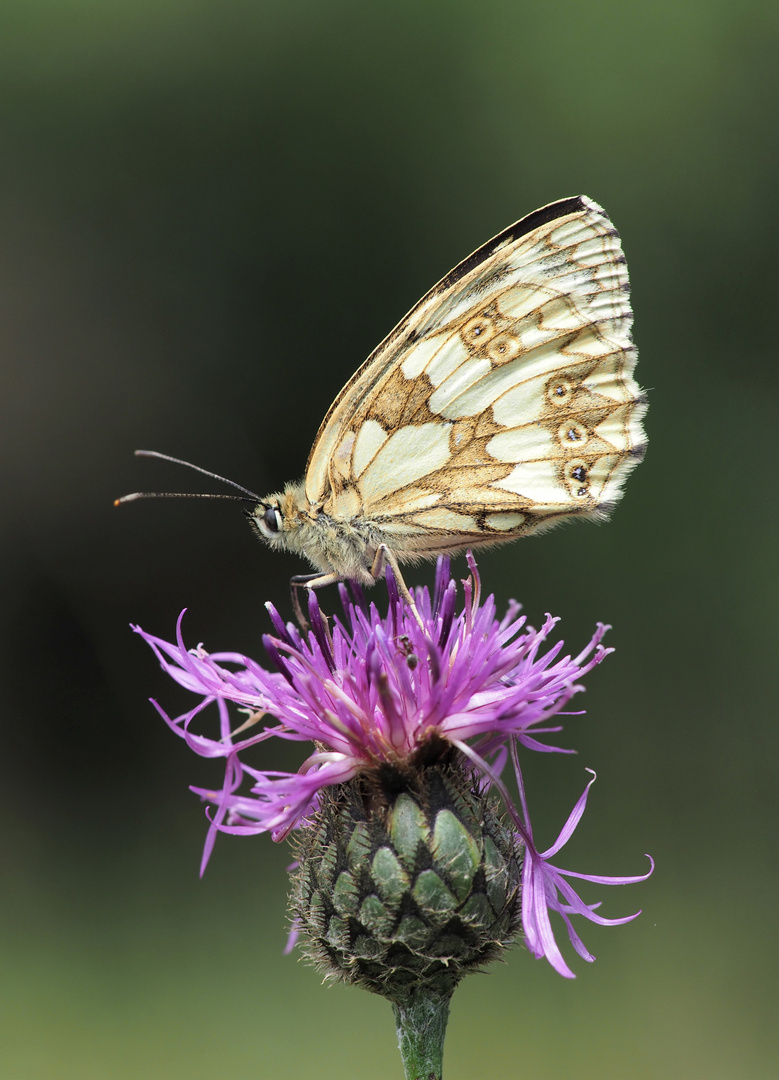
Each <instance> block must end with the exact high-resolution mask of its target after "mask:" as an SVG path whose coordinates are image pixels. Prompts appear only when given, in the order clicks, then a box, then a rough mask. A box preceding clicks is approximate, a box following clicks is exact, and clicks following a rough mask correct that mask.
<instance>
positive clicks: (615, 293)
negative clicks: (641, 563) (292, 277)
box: [305, 197, 645, 558]
mask: <svg viewBox="0 0 779 1080" xmlns="http://www.w3.org/2000/svg"><path fill="white" fill-rule="evenodd" d="M631 324H632V313H631V309H630V301H629V285H628V276H627V269H626V266H625V259H624V255H623V254H622V248H621V244H620V240H619V236H618V235H617V233H616V230H615V229H614V227H613V226H612V224H611V222H610V221H609V219H608V217H607V216H606V214H605V212H604V211H603V210H602V209H601V208H600V207H599V206H597V204H596V203H593V202H592V201H591V200H589V199H586V198H584V197H580V198H573V199H565V200H562V201H560V202H558V203H553V204H551V205H550V206H548V207H544V208H543V209H542V210H540V211H536V212H535V213H534V214H531V215H529V216H528V217H527V218H525V219H523V220H522V221H520V222H518V223H517V224H516V225H514V226H512V227H511V228H510V229H507V230H506V231H505V232H503V233H501V234H500V235H499V236H498V237H496V238H495V239H494V240H491V241H490V242H489V243H488V244H485V245H484V246H483V247H482V248H480V249H479V250H478V251H477V252H475V253H474V254H473V255H471V256H469V258H468V259H466V260H464V261H463V262H462V263H461V264H460V265H459V266H457V267H456V268H455V269H454V270H452V271H451V272H450V273H449V274H447V276H446V277H445V278H443V280H442V281H441V282H439V283H438V285H436V286H435V287H434V288H433V289H431V291H430V292H429V293H428V294H427V295H426V296H425V297H423V299H422V300H420V302H419V303H418V304H417V305H416V306H415V307H414V308H413V309H412V311H411V312H410V313H409V314H408V315H407V316H406V318H405V319H403V320H402V322H401V323H400V324H399V325H398V326H397V327H396V328H395V330H393V332H392V333H391V334H390V335H389V336H388V337H387V338H386V339H385V341H384V342H382V344H381V345H380V346H379V347H378V348H377V349H376V350H375V351H374V353H373V354H372V355H371V357H369V359H368V360H367V361H366V363H365V364H364V365H363V366H362V368H360V370H359V371H358V372H357V373H356V374H355V376H354V377H353V378H352V379H351V380H350V382H349V383H348V384H347V385H346V387H344V389H343V391H342V392H341V394H340V395H339V397H338V398H337V399H336V401H335V403H334V404H333V406H332V408H331V409H330V412H329V413H328V416H327V417H326V419H325V422H324V423H323V425H322V428H321V429H320V432H319V434H318V436H317V439H316V441H315V443H314V447H313V449H312V451H311V455H310V458H309V462H308V467H307V471H306V479H305V489H306V495H307V497H308V500H309V502H310V503H312V504H316V505H320V506H322V507H323V509H324V512H325V513H327V514H328V515H329V516H331V517H333V518H335V519H338V520H344V519H354V518H359V519H361V520H365V521H370V522H372V523H375V525H376V526H377V527H378V528H379V529H380V530H381V531H382V533H383V534H385V535H386V537H387V542H388V543H389V544H390V545H391V546H392V548H393V549H394V550H395V551H396V553H397V554H398V556H399V557H401V558H402V557H403V556H404V554H412V553H414V552H417V553H419V554H423V553H425V552H426V551H429V552H440V551H443V550H449V549H453V548H457V547H463V546H478V545H480V544H485V543H495V542H498V541H500V540H503V539H508V538H510V537H514V536H518V535H522V534H524V533H527V532H532V531H537V530H538V529H541V528H544V527H548V526H549V525H552V524H554V523H555V522H556V521H558V520H560V519H562V518H564V517H569V516H571V515H590V516H602V515H603V514H605V513H607V512H608V511H609V509H610V508H611V506H612V505H613V503H614V502H615V501H616V499H617V498H618V497H619V494H620V491H621V488H622V485H623V483H624V481H625V478H626V476H627V474H628V472H629V471H630V469H631V468H632V467H633V465H634V464H636V462H637V461H638V460H639V459H640V456H641V454H642V452H643V447H644V435H643V430H642V427H641V416H642V415H643V412H644V410H645V403H644V400H643V397H642V395H641V394H640V392H639V389H638V386H637V385H636V383H635V381H634V380H633V369H634V367H635V361H636V355H635V350H634V347H633V345H632V342H631V337H630V329H631Z"/></svg>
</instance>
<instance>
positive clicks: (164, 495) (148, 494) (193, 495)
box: [114, 450, 261, 506]
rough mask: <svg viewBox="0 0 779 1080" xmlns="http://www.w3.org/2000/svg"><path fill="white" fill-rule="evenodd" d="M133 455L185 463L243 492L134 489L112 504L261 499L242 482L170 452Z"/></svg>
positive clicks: (141, 452)
mask: <svg viewBox="0 0 779 1080" xmlns="http://www.w3.org/2000/svg"><path fill="white" fill-rule="evenodd" d="M135 456H136V457H153V458H160V459H161V460H162V461H171V462H173V464H174V465H185V466H186V467H187V468H188V469H194V470H195V472H199V473H202V474H203V476H209V477H210V478H211V479H212V480H218V481H219V482H220V483H222V484H229V485H230V487H234V488H237V489H238V491H242V492H243V493H244V494H243V495H206V494H201V493H200V492H196V491H192V492H190V491H134V492H133V493H132V495H123V496H122V497H121V499H114V506H121V505H122V503H128V502H135V501H136V500H137V499H234V500H237V501H238V502H252V503H258V502H260V501H261V499H260V496H259V495H256V494H255V493H254V492H253V491H250V490H249V488H245V487H244V486H243V484H237V483H236V482H235V480H228V479H227V477H226V476H220V475H219V473H215V472H211V470H210V469H203V468H201V467H200V466H199V465H193V464H192V462H191V461H184V460H182V458H175V457H171V456H170V454H161V453H160V452H159V451H158V450H136V451H135Z"/></svg>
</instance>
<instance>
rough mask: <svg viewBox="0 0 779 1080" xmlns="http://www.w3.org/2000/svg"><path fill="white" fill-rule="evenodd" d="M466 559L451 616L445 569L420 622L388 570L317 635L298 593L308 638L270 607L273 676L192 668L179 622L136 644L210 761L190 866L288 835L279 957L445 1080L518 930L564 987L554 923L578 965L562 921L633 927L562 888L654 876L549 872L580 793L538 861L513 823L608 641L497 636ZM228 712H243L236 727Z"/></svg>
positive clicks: (316, 617) (350, 597)
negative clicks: (453, 1011)
mask: <svg viewBox="0 0 779 1080" xmlns="http://www.w3.org/2000/svg"><path fill="white" fill-rule="evenodd" d="M468 561H469V567H470V576H469V578H468V579H467V580H466V581H465V582H463V590H464V604H463V606H462V608H461V609H460V610H459V611H458V607H457V588H456V584H455V582H454V581H453V580H452V578H451V576H450V572H449V564H448V561H447V560H445V559H441V560H439V562H438V566H437V571H436V582H435V590H434V594H433V598H432V600H431V598H430V596H429V593H428V591H427V590H426V589H419V590H417V591H416V594H415V599H416V604H417V608H418V613H417V615H415V613H413V612H412V611H411V609H410V608H409V607H408V606H407V604H406V603H405V602H404V601H403V600H402V598H401V597H400V595H399V593H398V590H397V587H396V584H395V581H394V579H393V577H392V574H391V572H389V571H388V573H387V585H388V591H389V608H388V612H387V614H386V615H381V614H380V613H379V611H378V610H377V608H376V606H375V605H374V604H368V603H367V602H366V600H365V598H364V596H363V594H362V592H361V590H360V588H359V586H354V585H352V586H350V588H351V594H350V593H349V591H348V590H347V588H346V587H345V586H341V601H342V604H343V609H344V613H345V615H344V617H343V618H338V617H335V618H334V619H333V620H332V625H330V624H329V623H328V620H327V619H326V618H325V616H324V615H323V614H322V612H321V610H320V607H319V604H318V601H317V598H316V595H315V594H314V593H311V594H310V597H309V618H310V621H311V630H310V631H309V632H308V633H305V634H303V633H301V632H300V631H299V630H298V629H296V628H295V627H294V626H293V625H291V624H285V623H284V622H283V620H282V619H281V617H280V616H279V614H278V612H277V611H276V610H275V609H274V608H273V607H272V605H268V611H269V614H270V618H271V622H272V625H273V630H274V632H273V633H272V634H268V635H266V636H265V637H264V639H263V642H264V645H265V650H266V652H267V654H268V656H269V658H270V661H271V664H272V669H271V670H269V669H267V668H265V667H262V666H260V665H259V664H258V663H257V662H256V661H254V660H252V659H250V658H248V657H246V656H242V655H240V654H237V653H211V654H209V653H207V652H206V651H205V649H203V647H202V646H198V648H196V649H190V650H188V649H187V648H186V647H185V645H184V642H183V638H182V633H181V619H179V624H178V628H177V636H176V643H175V644H172V643H168V642H166V641H163V640H162V639H160V638H157V637H154V636H153V635H151V634H147V633H145V632H144V631H142V630H140V629H138V628H136V629H137V631H138V633H139V634H140V635H141V636H142V637H143V639H144V640H145V641H146V642H148V644H149V645H150V646H151V647H152V649H154V651H155V653H156V655H157V657H158V658H159V660H160V663H161V664H162V666H163V668H164V669H165V670H166V671H167V672H168V673H169V674H170V675H171V676H172V678H173V679H175V680H176V682H178V683H179V684H180V685H182V686H183V687H185V688H186V689H188V690H191V691H193V692H194V693H196V694H198V695H199V697H200V701H199V702H198V703H197V704H196V705H195V706H194V708H192V709H190V710H189V711H188V712H186V713H184V714H182V715H181V716H178V717H176V718H175V719H171V718H170V717H168V716H167V715H166V714H165V712H164V711H163V710H162V709H161V708H160V707H159V705H156V703H155V705H156V707H157V709H158V711H159V712H160V714H161V715H162V717H163V719H164V720H165V721H166V723H167V724H168V725H169V726H170V727H171V729H172V730H173V731H175V732H176V734H177V735H179V736H180V737H181V738H183V739H184V740H185V741H186V742H187V744H188V745H189V746H190V748H191V749H193V750H194V751H195V752H196V753H197V754H200V755H201V756H204V757H220V758H223V759H224V762H225V780H224V784H223V786H222V788H221V789H220V790H218V791H216V790H215V791H206V790H203V789H200V788H193V789H192V790H194V791H195V792H196V793H197V794H198V795H200V796H201V798H203V799H204V800H205V801H206V802H207V803H208V804H209V807H210V808H209V811H208V813H209V817H210V828H209V831H208V837H207V840H206V844H205V850H204V855H203V864H202V868H205V864H206V862H207V861H208V858H209V856H210V853H211V850H212V847H213V843H214V840H215V837H216V835H217V833H218V832H228V833H235V834H251V833H259V832H270V833H271V834H272V836H273V839H274V840H281V839H283V838H284V837H286V836H288V835H289V834H290V833H292V834H293V835H294V838H295V846H296V849H297V862H296V867H295V869H294V870H293V873H292V889H291V898H290V910H291V915H292V920H293V931H292V934H291V938H290V940H291V942H294V940H295V939H296V938H297V936H298V934H302V935H303V937H304V941H305V948H306V950H307V954H308V956H309V957H310V958H311V959H312V960H313V961H314V962H315V963H316V964H317V965H318V966H319V967H321V968H323V969H324V970H325V971H326V972H327V973H328V975H329V976H330V977H333V978H339V979H343V980H345V981H348V982H351V983H353V984H357V985H361V986H364V987H365V988H367V989H369V990H372V991H373V992H376V993H379V994H382V995H383V996H385V997H387V998H388V999H389V1000H390V1001H391V1003H392V1005H393V1008H394V1010H395V1015H396V1020H397V1023H398V1032H399V1036H400V1043H401V1052H402V1053H403V1056H404V1061H405V1064H406V1068H407V1072H408V1075H409V1076H413V1075H417V1073H419V1075H425V1076H428V1075H430V1076H438V1075H440V1064H441V1051H442V1045H443V1034H444V1029H445V1024H446V1017H447V1013H448V1003H449V998H450V997H451V994H452V992H453V991H454V988H455V986H456V985H457V983H458V982H459V981H460V979H461V978H463V976H464V975H465V974H467V973H468V972H469V971H472V970H475V969H478V968H479V967H481V966H482V965H483V964H484V963H485V962H486V961H488V960H490V959H492V958H494V957H495V956H497V955H499V954H500V953H501V952H502V950H503V949H504V948H505V947H506V946H508V945H509V944H511V942H512V941H513V940H514V939H515V938H516V937H517V936H518V934H519V928H520V926H521V928H522V931H523V937H524V942H525V944H526V946H527V948H528V949H529V951H530V952H531V953H532V954H533V955H534V956H536V957H546V959H547V960H548V961H549V962H550V963H551V964H552V966H553V967H554V968H555V969H556V970H557V971H558V972H559V973H560V974H561V975H563V976H565V977H568V978H573V972H572V971H571V969H570V968H569V966H568V964H567V963H566V961H565V960H564V959H563V956H562V953H561V951H560V949H559V947H558V944H557V942H556V940H555V937H554V933H553V931H552V926H551V922H550V917H549V913H550V912H551V911H554V912H557V913H558V914H559V915H561V916H562V919H563V922H564V925H565V927H566V930H567V932H568V937H569V939H570V942H571V944H572V945H573V947H574V949H575V950H576V952H578V953H579V955H580V956H582V957H583V958H584V959H585V960H588V961H592V960H593V959H594V957H593V956H591V955H590V953H589V952H588V951H587V950H586V949H585V947H584V945H583V944H582V942H581V940H580V938H579V937H578V935H577V933H576V931H575V930H574V928H573V925H572V923H571V919H570V916H571V915H583V916H584V917H585V918H587V919H589V920H591V921H593V922H598V923H602V924H616V923H622V922H627V921H629V920H630V919H633V918H635V917H636V914H638V912H637V913H636V914H634V915H629V916H626V917H624V918H621V919H605V918H603V917H602V916H600V915H597V914H596V913H595V911H594V908H595V907H597V906H598V905H588V904H585V903H584V901H583V900H581V899H580V898H579V896H578V895H577V893H576V892H575V891H574V889H573V887H572V886H571V884H570V883H569V881H568V880H567V879H568V878H571V877H574V878H582V879H584V880H587V881H593V882H597V883H600V884H614V885H617V884H629V883H632V882H636V881H642V880H644V879H645V878H646V877H648V876H649V873H651V867H650V870H649V871H648V873H646V874H643V875H639V876H634V877H604V876H602V875H592V874H581V873H575V872H573V871H566V870H560V869H558V868H557V867H555V866H553V865H552V864H551V862H550V861H549V860H550V859H551V858H553V857H554V856H555V855H556V854H557V853H558V851H559V850H560V849H561V848H562V847H563V845H564V844H565V843H566V842H567V840H568V839H569V838H570V836H571V835H572V833H573V831H574V829H575V828H576V826H577V825H578V823H579V820H580V819H581V816H582V814H583V812H584V807H585V804H586V800H587V795H588V792H589V788H590V786H591V784H592V782H593V780H594V775H593V777H592V779H591V780H590V781H589V783H588V785H587V787H586V788H585V791H584V793H583V794H582V796H581V797H580V799H579V800H578V802H577V803H576V806H575V807H574V809H573V811H572V812H571V813H570V815H569V817H568V819H567V822H566V824H565V825H564V827H563V829H562V831H561V833H560V835H559V837H558V839H557V840H556V841H555V843H554V844H553V845H552V846H551V847H549V848H548V849H547V850H545V851H539V850H538V848H537V847H536V845H535V841H534V838H533V829H532V826H531V823H530V817H529V814H528V806H527V799H526V796H525V786H524V780H523V773H522V768H521V764H520V758H521V756H522V757H524V754H525V751H542V752H560V753H570V752H571V751H570V750H564V749H562V748H561V747H558V746H554V745H550V743H549V742H548V741H547V740H548V739H549V737H550V736H551V735H554V734H556V733H557V732H559V731H560V730H561V724H560V717H561V716H562V715H565V714H566V712H565V711H566V709H567V706H568V705H569V703H570V701H571V699H572V698H573V697H574V696H575V695H576V694H577V693H578V692H579V691H581V690H582V689H583V687H582V685H581V679H582V678H583V677H584V676H585V675H587V674H588V672H590V671H591V670H592V669H593V668H594V667H595V666H596V665H597V664H599V663H600V662H601V661H602V660H603V659H604V657H605V656H606V655H607V654H608V653H609V652H610V651H611V650H610V649H606V648H604V647H603V645H602V644H601V639H602V638H603V635H604V633H605V631H606V629H607V627H605V626H602V625H599V626H598V628H597V630H596V632H595V634H594V636H593V637H592V639H591V640H590V642H589V643H588V645H587V646H586V647H585V649H584V650H583V651H582V652H581V653H580V654H579V655H578V656H576V657H574V658H571V657H570V656H568V655H562V653H563V642H562V641H557V642H556V643H554V644H552V643H551V640H550V639H551V635H552V631H553V629H554V627H555V624H556V622H557V620H556V619H553V618H551V617H550V616H547V618H546V620H545V622H544V624H543V626H542V627H541V628H540V629H539V630H534V629H532V628H531V627H529V626H528V625H527V623H526V621H525V618H524V617H523V616H521V615H520V613H519V606H518V605H517V604H515V603H513V602H512V603H511V604H510V606H509V609H508V611H507V613H506V614H505V616H504V617H503V618H502V619H500V620H499V619H498V618H497V617H496V612H495V602H494V599H493V597H492V596H490V597H488V598H487V599H486V600H484V601H483V602H482V601H481V599H480V583H479V577H478V574H477V570H476V565H475V562H474V561H473V559H472V557H471V556H469V557H468ZM230 704H233V705H234V706H238V707H239V709H242V710H244V711H245V713H246V714H247V715H246V718H245V720H244V722H243V723H241V724H239V725H238V726H233V721H232V720H231V718H230V713H229V706H230ZM210 705H216V707H217V709H218V714H219V734H218V736H217V737H216V738H213V737H208V736H205V735H201V734H197V733H195V732H194V731H193V730H192V729H193V726H194V723H195V721H196V720H199V719H200V715H201V713H202V712H203V711H204V710H205V709H206V708H207V707H208V706H210ZM271 721H275V722H271ZM258 728H259V730H258ZM274 737H275V738H281V739H287V740H294V741H300V742H306V743H311V744H313V752H312V753H310V754H309V756H308V757H306V759H305V761H303V763H302V765H301V766H300V769H299V770H298V772H297V773H286V772H278V771H272V770H258V769H256V768H254V767H251V766H249V765H248V764H246V762H245V760H244V759H243V757H242V755H244V754H245V752H246V751H247V750H248V749H249V748H250V747H253V746H254V745H256V744H257V743H260V742H264V741H266V740H268V739H271V738H274ZM509 765H510V768H509ZM506 772H509V775H510V774H511V772H513V774H514V778H515V780H516V787H517V792H518V797H516V798H515V797H514V796H512V794H511V792H510V790H509V786H508V783H507V781H506V779H505V778H504V774H505V773H506ZM245 778H247V779H248V782H249V787H248V790H244V787H245V786H246V785H244V779H245ZM423 1069H424V1070H427V1071H424V1072H421V1071H420V1070H423Z"/></svg>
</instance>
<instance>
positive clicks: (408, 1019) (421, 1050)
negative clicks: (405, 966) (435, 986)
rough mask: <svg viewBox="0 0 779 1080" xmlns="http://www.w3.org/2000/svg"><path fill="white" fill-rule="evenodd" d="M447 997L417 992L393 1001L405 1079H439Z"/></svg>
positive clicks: (448, 995) (446, 1015)
mask: <svg viewBox="0 0 779 1080" xmlns="http://www.w3.org/2000/svg"><path fill="white" fill-rule="evenodd" d="M451 996H452V994H451V992H449V993H446V994H440V993H436V992H435V991H434V990H429V989H417V990H415V991H412V992H411V993H410V994H409V996H408V997H407V998H406V999H405V1000H403V1001H402V1002H398V1001H393V1003H392V1010H393V1012H394V1013H395V1027H396V1028H397V1032H398V1047H399V1049H400V1056H401V1057H402V1058H403V1068H404V1069H405V1071H406V1080H441V1076H442V1075H443V1057H444V1035H445V1034H446V1021H447V1020H448V1019H449V1001H450V999H451Z"/></svg>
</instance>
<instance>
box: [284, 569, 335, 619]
mask: <svg viewBox="0 0 779 1080" xmlns="http://www.w3.org/2000/svg"><path fill="white" fill-rule="evenodd" d="M341 580H342V579H341V577H340V576H339V575H338V574H295V576H294V577H292V578H290V579H289V585H290V593H291V594H292V610H293V611H294V612H295V618H296V619H297V621H298V626H299V627H300V629H301V630H304V631H305V630H310V629H311V627H310V625H309V622H308V619H307V618H306V616H305V615H304V613H303V608H302V607H301V606H300V593H299V591H298V590H299V589H305V590H306V591H307V592H308V591H310V590H311V589H321V588H322V587H323V586H325V585H335V584H336V583H337V582H339V581H341Z"/></svg>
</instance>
